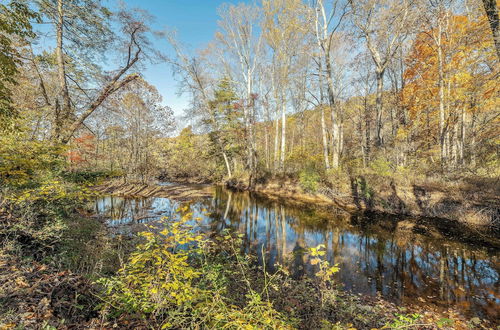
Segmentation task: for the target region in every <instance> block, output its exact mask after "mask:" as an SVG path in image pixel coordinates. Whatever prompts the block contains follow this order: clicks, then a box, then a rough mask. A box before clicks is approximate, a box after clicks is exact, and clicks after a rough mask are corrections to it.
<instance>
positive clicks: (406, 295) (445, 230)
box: [95, 187, 500, 323]
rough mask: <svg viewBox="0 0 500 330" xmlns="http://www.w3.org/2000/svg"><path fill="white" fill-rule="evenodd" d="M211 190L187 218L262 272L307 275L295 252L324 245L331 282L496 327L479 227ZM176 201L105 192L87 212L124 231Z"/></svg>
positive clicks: (494, 264)
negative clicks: (234, 240) (234, 243)
mask: <svg viewBox="0 0 500 330" xmlns="http://www.w3.org/2000/svg"><path fill="white" fill-rule="evenodd" d="M213 190H214V191H213V197H212V198H207V199H200V200H195V201H192V202H190V203H189V206H190V208H191V210H192V212H193V213H194V217H202V220H201V221H200V222H198V224H199V226H200V229H202V230H204V231H207V232H221V231H223V230H224V229H232V230H235V231H238V232H240V233H242V234H244V246H243V247H242V248H243V250H244V251H245V252H246V253H252V254H255V255H256V256H257V257H258V260H259V262H261V263H262V262H263V260H265V262H266V266H267V268H268V269H273V267H274V265H275V264H276V263H280V264H284V265H287V266H288V267H289V269H290V272H291V274H292V275H293V276H296V277H299V276H307V275H310V274H311V271H312V270H311V266H310V264H308V263H307V260H306V259H307V258H306V256H305V254H304V250H305V249H306V248H308V247H315V246H317V245H319V244H323V245H324V246H325V247H326V251H327V253H326V258H327V260H328V261H329V262H330V263H331V264H338V266H339V267H340V271H339V272H338V273H337V274H335V280H336V282H337V283H340V284H341V285H342V286H343V287H344V288H345V289H346V290H350V291H352V292H354V293H359V294H367V295H381V296H382V297H384V298H386V299H388V300H390V301H394V302H397V303H399V304H424V305H426V306H429V308H431V307H433V308H434V307H435V308H445V307H448V306H449V307H453V308H455V309H457V310H459V311H460V312H461V313H463V314H465V315H467V316H469V317H472V316H479V317H480V318H487V319H490V320H494V322H495V323H497V322H498V319H499V318H500V281H499V274H500V248H499V247H498V245H496V244H495V243H491V241H488V240H483V239H482V236H481V234H479V233H474V232H472V231H471V230H464V228H459V227H457V226H456V225H455V224H454V223H452V222H448V221H445V220H438V219H425V218H409V217H402V216H393V215H380V214H352V213H347V212H345V211H342V210H340V209H336V208H325V207H317V206H314V205H301V206H297V205H293V204H289V203H287V202H286V201H275V200H270V199H267V198H264V197H261V196H258V195H255V194H250V193H248V192H233V191H230V190H227V189H224V188H222V187H214V188H213ZM181 204H182V203H180V202H177V201H173V200H170V199H168V198H156V197H152V198H142V199H132V198H121V197H112V196H107V197H103V198H100V199H98V200H97V201H96V203H95V210H96V212H97V213H98V214H99V215H101V216H104V217H105V218H106V219H107V223H108V225H109V226H110V227H111V228H113V229H114V230H115V231H116V232H117V233H120V234H124V235H133V234H134V233H135V232H137V231H140V230H142V229H143V228H141V226H143V224H144V223H156V224H160V226H161V223H162V221H170V220H169V219H172V218H175V217H176V216H177V215H176V214H177V210H178V208H179V207H180V206H181ZM205 210H206V211H208V213H209V214H208V215H207V214H206V211H205ZM165 217H166V218H165ZM262 253H264V255H265V258H262Z"/></svg>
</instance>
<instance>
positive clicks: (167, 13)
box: [124, 0, 253, 116]
mask: <svg viewBox="0 0 500 330" xmlns="http://www.w3.org/2000/svg"><path fill="white" fill-rule="evenodd" d="M124 2H125V3H126V5H127V7H128V8H137V7H138V8H142V9H145V10H147V11H149V12H150V13H151V14H152V15H154V16H155V17H156V20H155V22H154V23H153V24H152V25H153V28H154V29H157V30H164V29H167V30H176V31H177V38H178V39H179V41H180V42H181V43H182V44H183V45H186V46H188V47H189V48H190V49H197V48H200V47H203V46H205V45H206V44H207V43H208V42H210V40H212V38H213V36H214V33H215V31H216V30H217V20H218V19H219V17H218V15H217V8H218V7H219V6H220V5H221V4H223V3H234V4H236V3H239V2H245V1H243V0H125V1H124ZM246 2H253V1H251V0H247V1H246ZM155 43H156V46H157V47H158V49H160V50H162V51H163V52H165V53H166V54H167V55H169V54H170V55H173V54H172V49H171V48H170V47H169V45H168V43H167V41H166V40H156V41H155ZM143 74H144V77H145V79H146V80H147V81H149V82H150V83H151V84H153V85H154V86H156V88H157V89H158V91H159V92H160V93H161V94H162V96H163V103H164V104H165V105H168V106H170V107H171V108H172V110H174V112H175V115H176V116H179V115H181V114H182V112H183V110H184V109H185V107H186V106H187V104H188V101H187V99H186V96H183V97H178V96H177V91H178V88H177V84H176V82H175V80H174V78H173V77H172V72H171V68H170V66H169V65H168V64H159V65H154V66H149V67H148V68H147V70H146V71H145V72H143Z"/></svg>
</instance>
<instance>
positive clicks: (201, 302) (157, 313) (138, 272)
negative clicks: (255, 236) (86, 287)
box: [99, 213, 290, 329]
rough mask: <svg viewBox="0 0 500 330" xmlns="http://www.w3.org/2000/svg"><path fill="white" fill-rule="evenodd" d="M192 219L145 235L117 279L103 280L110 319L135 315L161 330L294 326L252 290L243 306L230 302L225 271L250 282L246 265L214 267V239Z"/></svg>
mask: <svg viewBox="0 0 500 330" xmlns="http://www.w3.org/2000/svg"><path fill="white" fill-rule="evenodd" d="M191 216H192V214H191V213H187V214H186V215H184V216H183V217H182V219H181V220H179V221H172V222H167V223H166V228H165V229H164V230H162V231H161V232H159V233H153V232H144V233H141V236H142V238H143V239H144V242H143V243H142V244H140V245H139V246H137V249H136V251H135V252H134V253H132V254H131V256H130V258H129V260H128V262H127V263H126V264H125V265H124V266H123V268H122V269H121V270H119V272H118V273H117V274H116V276H113V277H109V278H102V279H100V280H99V283H101V284H102V285H103V287H104V288H105V291H104V292H103V297H102V299H103V301H104V303H103V305H102V309H103V310H110V313H108V316H110V317H119V316H122V315H136V316H140V318H142V319H143V320H148V321H149V322H151V323H152V324H150V325H151V326H152V327H161V328H201V327H208V328H231V329H240V328H248V327H251V328H269V329H278V328H289V327H290V323H289V322H287V321H286V319H285V318H284V317H283V315H281V314H280V313H278V312H277V311H276V310H274V308H273V306H272V305H271V303H270V302H269V301H267V300H262V297H261V295H260V294H259V293H257V292H255V291H254V290H252V289H251V288H247V293H246V294H245V297H246V303H245V304H244V306H243V307H237V306H236V304H233V303H230V301H228V298H227V297H225V296H224V293H226V291H227V283H228V280H227V278H225V276H226V271H225V269H228V270H230V269H238V270H239V271H241V272H242V273H241V274H239V278H246V277H245V276H246V274H245V271H244V269H245V266H244V265H242V264H241V260H240V258H239V257H238V256H235V255H233V256H235V260H236V264H235V265H232V267H228V266H229V265H222V264H218V263H214V261H213V259H211V258H210V256H209V251H210V243H209V241H207V240H206V239H205V238H204V237H203V236H202V235H200V234H197V233H196V232H195V231H194V230H193V227H192V225H189V224H188V223H189V222H190V221H192V219H191ZM225 239H226V240H230V239H231V237H230V236H226V238H225ZM233 251H234V253H235V254H236V253H237V252H236V250H235V249H234V250H233ZM225 259H226V260H227V258H225ZM243 284H245V281H243Z"/></svg>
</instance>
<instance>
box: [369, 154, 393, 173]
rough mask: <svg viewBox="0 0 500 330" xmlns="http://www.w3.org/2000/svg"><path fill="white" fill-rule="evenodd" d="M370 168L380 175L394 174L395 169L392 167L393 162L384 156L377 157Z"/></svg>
mask: <svg viewBox="0 0 500 330" xmlns="http://www.w3.org/2000/svg"><path fill="white" fill-rule="evenodd" d="M370 169H371V170H372V171H373V172H374V174H375V175H379V176H389V175H391V174H392V172H393V170H392V168H391V163H390V162H389V161H387V160H385V159H383V158H377V159H375V160H373V161H372V162H371V163H370Z"/></svg>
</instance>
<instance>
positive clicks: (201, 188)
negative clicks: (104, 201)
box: [93, 180, 213, 201]
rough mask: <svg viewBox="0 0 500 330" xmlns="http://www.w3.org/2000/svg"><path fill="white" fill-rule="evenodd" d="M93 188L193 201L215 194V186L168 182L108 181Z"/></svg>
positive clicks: (134, 195)
mask: <svg viewBox="0 0 500 330" xmlns="http://www.w3.org/2000/svg"><path fill="white" fill-rule="evenodd" d="M93 190H95V191H97V192H99V193H102V194H108V195H114V196H124V197H140V198H145V197H165V198H170V199H173V200H177V201H191V200H193V199H198V198H207V197H211V196H212V195H213V186H211V185H207V184H196V185H195V184H182V183H168V184H166V185H159V184H144V183H130V182H128V183H124V182H122V181H120V180H118V181H108V182H105V183H103V184H101V185H97V186H94V187H93Z"/></svg>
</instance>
